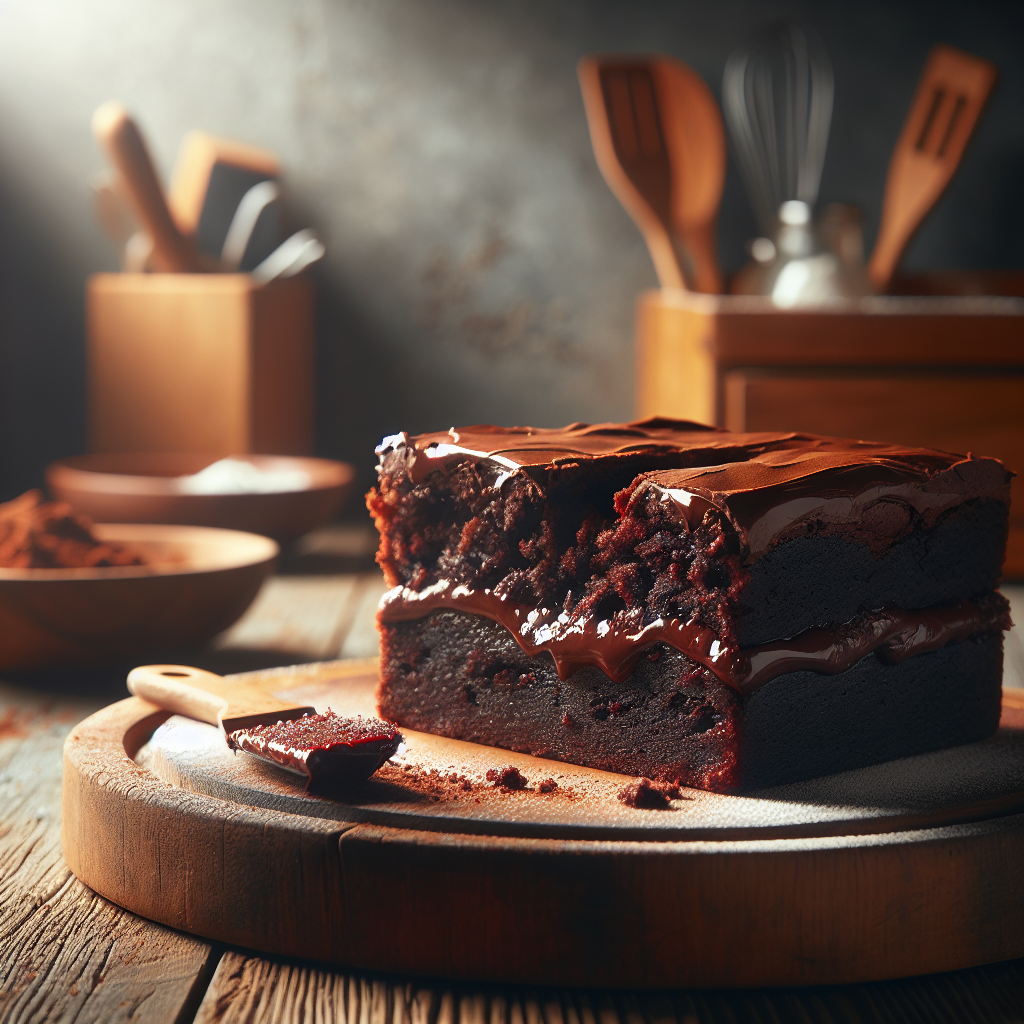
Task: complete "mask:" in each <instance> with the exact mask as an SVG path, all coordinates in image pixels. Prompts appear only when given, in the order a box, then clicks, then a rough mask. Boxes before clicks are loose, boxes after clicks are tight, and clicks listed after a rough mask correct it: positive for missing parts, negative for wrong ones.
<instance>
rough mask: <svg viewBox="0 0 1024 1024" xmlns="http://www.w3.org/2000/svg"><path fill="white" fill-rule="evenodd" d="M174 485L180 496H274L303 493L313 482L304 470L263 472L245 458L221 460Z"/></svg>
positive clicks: (265, 470)
mask: <svg viewBox="0 0 1024 1024" xmlns="http://www.w3.org/2000/svg"><path fill="white" fill-rule="evenodd" d="M175 483H176V484H177V490H178V491H179V492H180V493H181V494H275V493H280V492H282V491H304V490H305V489H306V488H307V487H309V485H310V483H312V481H311V479H310V476H309V474H308V473H306V472H304V471H303V470H301V469H260V468H259V466H254V465H253V464H252V463H251V462H244V461H243V460H242V459H221V460H220V461H219V462H214V463H212V464H211V465H209V466H207V467H206V468H205V469H202V470H200V471H199V472H198V473H192V474H191V475H190V476H179V477H176V478H175Z"/></svg>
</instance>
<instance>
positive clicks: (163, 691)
mask: <svg viewBox="0 0 1024 1024" xmlns="http://www.w3.org/2000/svg"><path fill="white" fill-rule="evenodd" d="M128 690H129V692H130V693H132V694H134V695H135V696H136V697H142V698H143V700H148V701H150V702H151V703H153V704H156V705H157V707H160V708H163V709H164V711H173V712H174V714H176V715H185V716H187V717H188V718H195V719H197V720H198V721H200V722H209V724H210V725H221V726H223V727H224V731H225V732H233V731H234V730H235V729H247V728H250V727H252V726H254V725H265V724H268V723H272V722H279V721H282V720H284V719H291V718H300V717H301V716H302V715H304V714H313V713H315V709H314V708H312V707H310V706H308V705H299V704H294V703H291V702H289V701H283V700H278V698H277V697H273V696H271V695H270V694H269V693H267V692H266V691H265V690H263V689H262V687H259V686H256V685H254V684H253V683H250V682H246V681H244V680H239V681H238V682H235V681H234V680H230V679H225V678H224V677H223V676H218V675H216V674H215V673H213V672H204V671H203V670H202V669H199V668H191V667H189V666H188V665H143V666H141V667H140V668H134V669H132V670H131V672H129V673H128Z"/></svg>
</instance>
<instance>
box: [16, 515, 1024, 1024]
mask: <svg viewBox="0 0 1024 1024" xmlns="http://www.w3.org/2000/svg"><path fill="white" fill-rule="evenodd" d="M371 549H372V539H371V538H369V537H368V536H367V535H366V534H364V533H361V532H359V531H355V530H348V529H344V528H332V529H328V530H325V531H320V532H318V533H317V534H315V535H311V536H310V537H309V538H306V540H305V542H304V543H303V545H302V546H301V547H299V548H298V549H297V550H296V551H295V552H293V553H292V554H291V556H290V557H289V559H288V560H287V561H286V563H285V564H284V567H283V572H282V573H281V574H280V575H278V576H275V577H273V578H272V579H271V580H270V581H268V583H267V584H266V586H265V587H264V589H263V591H262V592H261V594H260V596H259V598H258V599H257V601H256V603H255V604H254V605H253V607H252V609H251V610H250V611H249V612H248V613H247V615H246V616H245V617H244V618H243V619H242V621H241V622H239V623H238V624H237V625H236V626H235V627H233V628H232V629H231V630H229V631H228V632H227V633H226V634H224V635H223V636H221V637H220V638H219V639H218V641H217V642H216V643H215V644H214V645H212V646H211V647H210V648H209V649H207V650H205V651H202V652H198V653H196V652H192V653H190V654H189V655H188V658H189V660H190V661H191V662H192V663H194V664H198V665H201V666H202V667H206V668H210V669H213V670H215V671H219V672H238V671H246V670H249V669H255V668H263V667H269V666H273V665H286V664H293V663H297V662H309V661H320V660H328V659H333V658H337V657H342V658H361V657H368V656H372V655H373V654H374V653H375V652H376V635H375V632H374V627H373V611H374V609H375V608H376V604H377V601H378V599H379V597H380V595H381V594H382V593H383V591H384V583H383V580H382V579H381V577H380V575H379V573H378V572H377V571H376V570H375V569H374V568H373V566H372V562H371V561H370V560H369V557H368V556H369V553H370V551H371ZM1007 593H1008V594H1009V596H1010V598H1011V601H1012V602H1013V603H1014V605H1015V610H1016V612H1017V621H1022V620H1024V607H1022V605H1024V587H1013V588H1007ZM1022 635H1024V631H1022V630H1019V629H1018V630H1015V631H1014V632H1013V633H1012V634H1011V635H1010V636H1009V637H1008V640H1007V668H1006V680H1005V681H1006V683H1007V685H1016V686H1022V685H1024V641H1022ZM183 657H184V656H183ZM126 668H127V666H119V667H117V668H116V669H111V670H109V671H105V672H91V673H66V672H65V673H60V674H55V675H52V676H48V677H43V678H39V677H37V678H24V679H17V680H14V679H8V680H4V681H0V1022H4V1024H6V1022H11V1024H14V1022H18V1024H22V1022H26V1024H27V1022H36V1021H74V1022H81V1024H85V1022H88V1021H97V1022H103V1024H119V1022H122V1021H125V1022H127V1021H133V1022H150V1021H152V1022H167V1024H185V1022H191V1021H196V1022H203V1024H212V1022H236V1021H237V1022H240V1024H241V1022H245V1024H262V1022H269V1021H282V1022H289V1024H292V1022H294V1024H299V1022H302V1024H305V1022H309V1024H313V1022H316V1024H333V1022H339V1024H342V1022H343V1024H697V1022H700V1024H712V1022H714V1024H718V1022H722V1024H724V1022H729V1024H745V1022H752V1024H753V1022H758V1024H761V1022H764V1024H769V1022H772V1024H782V1022H789V1021H792V1022H800V1024H818V1022H820V1024H857V1022H861V1021H863V1022H878V1024H882V1022H885V1024H897V1022H900V1024H902V1022H908V1024H909V1022H922V1024H924V1022H927V1024H946V1022H950V1024H952V1022H961V1021H966V1022H972V1024H973V1022H978V1024H995V1022H1022V1021H1024V960H1018V961H1010V962H1006V963H1001V964H994V965H991V966H987V967H980V968H977V969H974V970H966V971H957V972H953V973H950V974H942V975H933V976H929V977H923V978H912V979H908V980H902V981H889V982H880V983H876V984H870V985H852V986H837V987H828V988H814V989H775V990H738V991H692V992H680V991H673V992H659V993H630V992H598V991H578V990H546V991H535V990H523V989H513V988H507V989H505V988H503V989H499V988H495V987H493V986H480V985H473V984H466V983H459V984H453V983H450V982H445V981H431V980H429V979H423V978H396V977H382V976H374V975H368V974H361V973H347V972H338V971H331V970H326V969H321V968H318V967H317V966H315V965H312V964H308V963H302V962H295V961H286V960H280V959H272V958H269V957H265V956H260V955H253V954H251V953H248V952H246V951H245V950H242V949H231V948H225V947H223V946H219V945H216V944H211V943H209V942H206V941H204V940H202V939H198V938H195V937H193V936H191V935H186V934H183V933H181V932H175V931H172V930H170V929H168V928H164V927H162V926H160V925H157V924H153V923H151V922H149V921H146V920H144V919H142V918H139V917H136V916H135V915H133V914H130V913H128V912H126V911H124V910H121V909H120V908H119V907H117V906H115V905H114V904H112V903H109V902H107V901H106V900H104V899H103V898H101V897H100V896H97V895H96V894H95V893H93V892H92V891H91V890H90V889H88V888H87V887H86V886H84V885H83V884H82V883H80V882H79V881H78V880H77V879H76V878H75V877H74V876H73V875H72V874H71V872H70V871H69V870H68V867H67V865H66V864H65V862H64V858H63V856H62V854H61V845H60V806H61V748H62V746H63V743H64V738H65V736H66V735H67V733H68V731H69V730H70V728H71V727H72V726H73V725H74V724H75V723H76V722H78V721H80V720H81V719H82V718H84V717H86V716H87V715H89V714H92V713H93V712H94V711H96V710H97V709H98V708H100V707H102V706H104V705H105V704H108V703H110V702H111V701H114V700H117V699H120V698H121V697H123V696H126V691H125V688H124V677H125V671H126Z"/></svg>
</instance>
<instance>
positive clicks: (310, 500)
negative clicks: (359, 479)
mask: <svg viewBox="0 0 1024 1024" xmlns="http://www.w3.org/2000/svg"><path fill="white" fill-rule="evenodd" d="M233 457H234V458H237V459H240V460H242V461H244V462H249V463H251V464H252V465H254V466H257V467H258V468H259V469H262V470H265V471H268V472H277V471H281V470H299V471H301V472H304V473H305V474H306V475H307V476H308V477H309V481H310V482H309V486H308V487H305V488H303V489H301V490H291V491H277V492H273V493H260V494H190V493H187V492H185V491H184V490H183V489H182V487H181V483H180V480H179V479H176V478H180V477H183V476H190V475H191V474H193V473H198V472H199V470H201V469H204V468H205V467H206V466H209V465H210V464H211V463H212V462H216V461H217V458H218V456H216V455H201V454H200V455H195V454H189V453H173V452H119V453H99V454H93V455H76V456H74V457H73V458H69V459H60V460H59V461H57V462H53V463H51V464H50V465H49V466H47V468H46V486H47V489H48V490H49V491H50V493H51V494H52V495H53V496H54V497H55V498H60V499H61V500H63V501H67V502H70V503H71V504H72V505H74V506H75V508H77V509H78V510H79V511H80V512H84V513H85V514H86V515H87V516H89V517H90V518H91V519H93V520H95V521H96V522H103V523H176V524H178V525H183V526H217V527H221V528H223V529H229V530H247V531H249V532H250V533H262V534H264V535H265V536H267V537H273V538H274V539H275V540H277V541H280V542H282V543H284V542H286V541H289V540H294V539H295V538H296V537H301V536H302V534H304V533H307V532H308V531H309V530H312V529H313V528H314V527H316V526H321V525H323V524H324V523H328V522H330V521H331V520H332V519H333V518H334V517H335V515H337V513H338V510H339V509H340V508H341V506H342V505H343V504H344V502H345V499H346V498H347V497H348V493H349V491H350V490H351V488H352V481H353V479H354V478H355V470H354V469H353V468H352V467H351V466H350V465H349V464H348V463H346V462H334V461H332V460H330V459H310V458H298V457H292V456H284V455H238V456H233Z"/></svg>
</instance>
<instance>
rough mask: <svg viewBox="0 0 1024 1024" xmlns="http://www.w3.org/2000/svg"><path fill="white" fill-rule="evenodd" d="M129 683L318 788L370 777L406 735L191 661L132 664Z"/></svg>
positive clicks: (384, 724)
mask: <svg viewBox="0 0 1024 1024" xmlns="http://www.w3.org/2000/svg"><path fill="white" fill-rule="evenodd" d="M128 690H129V692H131V693H133V694H134V695H135V696H136V697H142V698H143V699H144V700H148V701H150V702H151V703H153V704H156V706H157V707H160V708H163V709H164V710H165V711H172V712H174V713H175V714H178V715H185V716H187V717H188V718H195V719H197V720H198V721H200V722H208V723H209V724H210V725H219V726H220V727H221V728H222V729H223V730H224V734H225V737H226V739H227V742H228V746H229V747H231V749H232V750H244V751H245V752H246V753H248V754H252V755H253V756H254V757H258V758H260V759H261V760H263V761H268V762H270V763H272V764H275V765H277V766H278V767H281V768H286V769H288V771H291V772H294V773H295V774H297V775H300V776H302V777H303V778H304V779H305V780H306V787H307V789H309V790H311V791H325V790H330V789H332V788H335V787H338V786H343V785H347V784H351V783H353V782H362V781H363V780H365V779H367V778H369V777H370V776H371V775H372V774H373V773H374V772H375V771H376V770H377V769H378V768H379V767H380V766H381V765H382V764H383V763H384V762H385V761H386V760H387V759H388V758H389V757H391V756H392V755H393V754H394V753H395V752H396V751H397V750H398V747H399V745H400V744H401V743H402V734H401V733H400V732H398V730H397V729H395V727H394V726H392V725H389V724H388V723H387V722H381V721H380V720H379V719H376V718H361V717H360V718H342V717H341V716H339V715H335V714H334V713H333V712H331V711H327V712H326V714H322V715H321V714H317V712H316V709H315V708H313V707H310V706H309V705H304V704H294V703H291V702H289V701H282V700H278V699H277V698H276V697H272V696H271V695H270V694H268V693H266V692H265V691H264V690H263V689H261V688H260V687H258V686H254V685H253V684H252V683H250V682H246V681H245V680H239V681H234V680H230V679H225V678H224V677H223V676H218V675H216V674H214V673H213V672H204V671H203V670H202V669H198V668H191V667H189V666H188V665H143V666H142V667H140V668H135V669H132V671H131V672H130V673H129V674H128Z"/></svg>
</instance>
